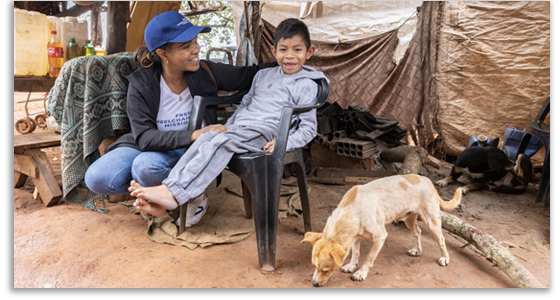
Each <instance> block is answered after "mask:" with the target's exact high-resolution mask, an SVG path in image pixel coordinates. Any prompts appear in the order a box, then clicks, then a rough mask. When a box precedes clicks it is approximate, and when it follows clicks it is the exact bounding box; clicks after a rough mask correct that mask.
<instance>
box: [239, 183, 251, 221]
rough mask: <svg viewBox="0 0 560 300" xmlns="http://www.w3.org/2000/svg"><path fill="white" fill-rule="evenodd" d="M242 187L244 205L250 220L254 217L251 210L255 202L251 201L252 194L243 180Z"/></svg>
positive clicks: (246, 215)
mask: <svg viewBox="0 0 560 300" xmlns="http://www.w3.org/2000/svg"><path fill="white" fill-rule="evenodd" d="M241 187H242V188H243V204H244V205H245V217H246V218H247V219H250V218H252V217H253V211H252V209H251V206H252V204H251V203H252V202H253V201H251V192H250V191H249V188H247V185H246V184H245V182H243V180H241Z"/></svg>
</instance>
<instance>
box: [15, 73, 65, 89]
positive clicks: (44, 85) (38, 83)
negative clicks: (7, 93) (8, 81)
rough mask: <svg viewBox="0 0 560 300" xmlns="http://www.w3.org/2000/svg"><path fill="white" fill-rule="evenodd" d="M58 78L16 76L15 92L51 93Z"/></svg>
mask: <svg viewBox="0 0 560 300" xmlns="http://www.w3.org/2000/svg"><path fill="white" fill-rule="evenodd" d="M55 80H56V77H50V76H14V92H49V91H50V90H51V88H52V87H53V85H54V82H55Z"/></svg>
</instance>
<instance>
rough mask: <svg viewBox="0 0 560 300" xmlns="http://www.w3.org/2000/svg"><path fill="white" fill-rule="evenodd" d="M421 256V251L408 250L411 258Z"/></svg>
mask: <svg viewBox="0 0 560 300" xmlns="http://www.w3.org/2000/svg"><path fill="white" fill-rule="evenodd" d="M420 254H421V253H420V251H418V250H417V249H416V248H413V249H410V250H408V255H410V256H420Z"/></svg>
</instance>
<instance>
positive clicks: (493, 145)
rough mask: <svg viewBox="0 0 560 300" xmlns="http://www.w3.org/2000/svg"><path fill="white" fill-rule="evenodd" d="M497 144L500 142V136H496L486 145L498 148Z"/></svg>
mask: <svg viewBox="0 0 560 300" xmlns="http://www.w3.org/2000/svg"><path fill="white" fill-rule="evenodd" d="M499 144H500V138H499V137H497V138H495V139H493V140H492V143H490V145H488V147H494V148H498V145H499Z"/></svg>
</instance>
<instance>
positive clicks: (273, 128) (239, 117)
mask: <svg viewBox="0 0 560 300" xmlns="http://www.w3.org/2000/svg"><path fill="white" fill-rule="evenodd" d="M319 78H325V79H326V77H325V75H324V74H323V72H320V71H315V70H314V69H313V68H311V67H308V66H303V68H302V70H301V71H300V72H298V73H295V74H288V75H286V74H284V72H282V69H281V67H280V66H278V67H274V68H268V69H263V70H260V71H258V72H257V74H256V75H255V77H254V78H253V84H252V86H251V89H250V90H249V92H248V93H247V94H246V95H245V96H244V97H243V100H242V101H241V104H240V105H239V106H238V107H237V110H236V111H235V113H234V114H233V115H232V116H231V117H230V118H229V119H228V120H227V122H226V124H225V126H226V127H227V126H228V125H231V124H236V125H242V126H249V127H250V128H252V129H254V130H257V131H259V132H260V133H261V134H263V135H264V137H265V138H266V139H267V140H268V141H272V140H274V139H276V134H277V133H278V127H279V123H280V115H281V113H282V108H283V107H284V106H308V105H312V104H314V100H315V99H316V98H317V83H315V82H314V81H313V80H311V79H319ZM327 81H328V79H327ZM316 135H317V115H316V110H315V109H313V110H311V111H309V112H306V113H302V114H299V115H294V116H293V117H292V124H291V129H290V135H289V138H288V145H287V150H292V149H296V148H300V147H303V146H305V145H306V144H307V143H309V142H310V141H311V140H313V138H314V137H315V136H316ZM263 146H264V145H263Z"/></svg>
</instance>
